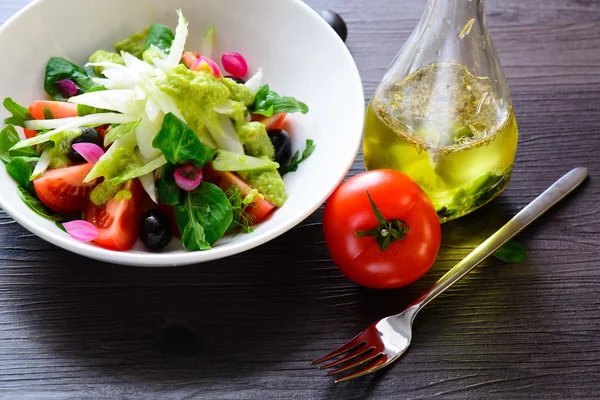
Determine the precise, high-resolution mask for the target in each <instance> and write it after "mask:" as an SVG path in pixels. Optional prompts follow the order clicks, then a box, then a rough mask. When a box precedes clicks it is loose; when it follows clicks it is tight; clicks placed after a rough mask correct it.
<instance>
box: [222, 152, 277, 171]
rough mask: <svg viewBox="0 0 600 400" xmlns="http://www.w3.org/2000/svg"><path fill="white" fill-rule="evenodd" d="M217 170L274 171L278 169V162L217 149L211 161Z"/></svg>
mask: <svg viewBox="0 0 600 400" xmlns="http://www.w3.org/2000/svg"><path fill="white" fill-rule="evenodd" d="M212 166H213V168H214V169H215V170H217V171H234V172H237V171H274V170H276V169H279V164H277V163H276V162H273V161H271V160H269V159H263V158H257V157H251V156H246V155H243V154H236V153H232V152H230V151H226V150H219V151H218V152H217V158H215V160H214V161H213V163H212Z"/></svg>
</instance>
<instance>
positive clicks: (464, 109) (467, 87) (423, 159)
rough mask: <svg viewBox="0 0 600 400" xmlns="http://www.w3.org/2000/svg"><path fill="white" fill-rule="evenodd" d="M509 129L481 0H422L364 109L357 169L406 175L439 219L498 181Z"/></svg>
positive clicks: (471, 206)
mask: <svg viewBox="0 0 600 400" xmlns="http://www.w3.org/2000/svg"><path fill="white" fill-rule="evenodd" d="M517 141H518V129H517V123H516V119H515V115H514V111H513V108H512V102H511V99H510V93H509V90H508V86H507V84H506V78H505V77H504V72H503V71H502V67H501V66H500V62H499V60H498V56H497V55H496V52H495V50H494V47H493V44H492V41H491V38H490V36H489V32H488V29H487V24H486V22H485V0H469V1H466V0H429V2H428V5H427V8H426V10H425V13H424V15H423V17H422V19H421V21H420V22H419V25H418V26H417V28H416V29H415V31H414V32H413V35H412V36H411V37H410V39H409V40H408V42H407V43H406V44H405V46H404V47H403V48H402V50H401V51H400V53H399V54H398V56H397V57H396V59H395V60H394V62H393V63H392V65H391V67H390V68H389V70H388V72H387V73H386V76H385V77H384V78H383V81H382V82H381V84H380V85H379V88H378V89H377V91H376V92H375V95H374V96H373V99H372V100H371V103H370V104H369V107H368V109H367V115H366V122H365V137H364V160H365V166H366V168H367V169H369V170H372V169H381V168H391V169H395V170H398V171H401V172H404V173H406V174H407V175H409V176H410V177H411V178H412V179H413V180H415V182H416V183H417V184H419V185H420V186H421V187H422V188H423V190H425V192H426V193H427V194H428V195H429V197H430V198H431V200H432V201H433V203H434V206H435V207H436V210H437V212H438V215H439V217H440V220H441V222H445V221H449V220H451V219H454V218H459V217H461V216H463V215H466V214H468V213H470V212H471V211H473V210H475V209H477V208H479V207H481V206H483V205H484V204H486V203H488V202H489V201H491V200H492V199H493V198H494V197H496V196H497V195H498V194H500V193H501V192H502V191H503V190H504V189H505V188H506V186H507V185H508V182H509V180H510V177H511V172H512V168H513V163H514V159H515V154H516V150H517Z"/></svg>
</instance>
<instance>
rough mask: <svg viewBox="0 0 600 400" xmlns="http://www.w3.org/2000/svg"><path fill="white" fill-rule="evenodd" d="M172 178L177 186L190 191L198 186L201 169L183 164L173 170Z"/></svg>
mask: <svg viewBox="0 0 600 400" xmlns="http://www.w3.org/2000/svg"><path fill="white" fill-rule="evenodd" d="M174 178H175V183H176V184H177V186H179V187H180V188H182V189H183V190H185V191H186V192H191V191H192V190H194V189H196V188H197V187H198V186H200V183H201V182H202V170H201V169H200V168H198V167H195V166H193V165H185V166H183V167H179V168H177V169H176V170H175V174H174Z"/></svg>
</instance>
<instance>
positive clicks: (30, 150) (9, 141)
mask: <svg viewBox="0 0 600 400" xmlns="http://www.w3.org/2000/svg"><path fill="white" fill-rule="evenodd" d="M19 141H21V139H20V138H19V134H18V133H17V131H16V130H15V127H14V126H12V125H7V126H6V127H5V128H4V129H2V130H1V131H0V160H2V161H4V162H5V163H9V162H11V161H12V160H13V158H15V157H22V158H23V159H24V160H25V161H27V162H32V161H36V160H37V159H39V154H38V152H37V150H36V149H35V148H34V147H24V148H22V149H18V150H10V148H11V147H13V146H14V145H15V144H17V143H18V142H19Z"/></svg>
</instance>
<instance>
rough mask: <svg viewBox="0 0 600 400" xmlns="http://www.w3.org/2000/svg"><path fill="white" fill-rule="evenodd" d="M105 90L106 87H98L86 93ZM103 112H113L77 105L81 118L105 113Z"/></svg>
mask: <svg viewBox="0 0 600 400" xmlns="http://www.w3.org/2000/svg"><path fill="white" fill-rule="evenodd" d="M103 90H106V88H105V87H104V86H96V87H93V88H91V89H90V90H88V91H87V92H86V93H92V92H101V91H103ZM103 112H112V111H108V110H103V109H101V108H96V107H90V106H86V105H85V104H77V114H78V115H79V116H80V117H85V116H86V115H90V114H99V113H103Z"/></svg>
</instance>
